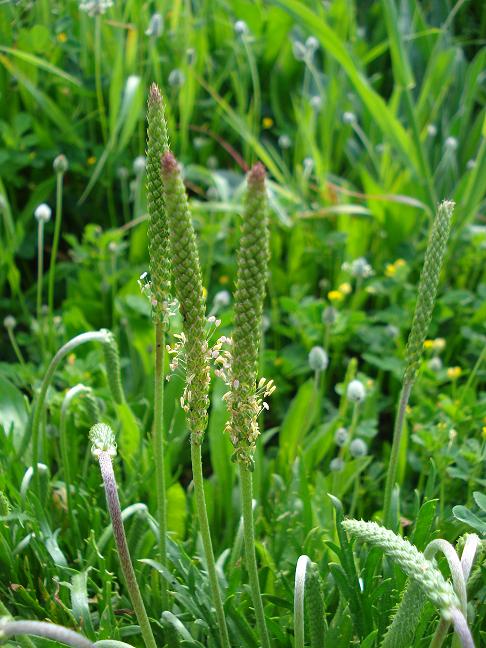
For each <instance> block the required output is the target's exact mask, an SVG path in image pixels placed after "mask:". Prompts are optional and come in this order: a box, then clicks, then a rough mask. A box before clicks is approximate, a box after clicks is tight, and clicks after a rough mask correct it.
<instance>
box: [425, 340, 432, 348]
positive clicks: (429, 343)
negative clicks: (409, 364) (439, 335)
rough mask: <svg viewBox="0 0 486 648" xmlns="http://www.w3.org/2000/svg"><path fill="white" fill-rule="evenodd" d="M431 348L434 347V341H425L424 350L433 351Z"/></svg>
mask: <svg viewBox="0 0 486 648" xmlns="http://www.w3.org/2000/svg"><path fill="white" fill-rule="evenodd" d="M433 347H434V340H425V342H424V349H433Z"/></svg>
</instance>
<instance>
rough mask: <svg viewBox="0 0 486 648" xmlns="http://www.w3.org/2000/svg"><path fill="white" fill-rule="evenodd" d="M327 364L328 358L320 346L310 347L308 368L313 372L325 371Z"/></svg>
mask: <svg viewBox="0 0 486 648" xmlns="http://www.w3.org/2000/svg"><path fill="white" fill-rule="evenodd" d="M328 364H329V358H328V355H327V353H326V352H325V351H324V349H323V348H322V347H320V346H315V347H312V349H311V350H310V351H309V367H310V368H311V369H312V370H313V371H325V370H326V369H327V366H328Z"/></svg>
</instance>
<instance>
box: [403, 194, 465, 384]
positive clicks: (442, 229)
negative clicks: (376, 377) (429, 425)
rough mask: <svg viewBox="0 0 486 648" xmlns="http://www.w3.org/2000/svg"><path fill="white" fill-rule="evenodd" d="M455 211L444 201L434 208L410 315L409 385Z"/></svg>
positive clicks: (417, 364)
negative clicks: (435, 213) (413, 310)
mask: <svg viewBox="0 0 486 648" xmlns="http://www.w3.org/2000/svg"><path fill="white" fill-rule="evenodd" d="M453 210H454V203H453V202H452V201H448V200H444V201H443V202H442V203H440V205H439V207H438V209H437V215H436V217H435V220H434V223H433V225H432V229H431V231H430V236H429V242H428V245H427V250H426V252H425V260H424V265H423V268H422V273H421V275H420V282H419V287H418V297H417V303H416V306H415V313H414V316H413V322H412V328H411V330H410V335H409V338H408V343H407V354H406V358H407V365H406V369H405V375H404V382H405V383H412V382H413V381H414V380H415V377H416V375H417V371H418V368H419V366H420V358H421V357H422V350H423V346H424V341H425V338H426V336H427V331H428V328H429V325H430V320H431V318H432V311H433V309H434V304H435V297H436V294H437V286H438V284H439V277H440V271H441V268H442V263H443V261H444V256H445V252H446V246H447V240H448V238H449V232H450V227H451V217H452V212H453Z"/></svg>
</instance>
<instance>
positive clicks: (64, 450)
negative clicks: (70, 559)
mask: <svg viewBox="0 0 486 648" xmlns="http://www.w3.org/2000/svg"><path fill="white" fill-rule="evenodd" d="M86 391H88V387H85V386H84V385H75V386H74V387H72V388H71V389H70V390H69V391H68V392H67V394H66V395H65V396H64V400H63V402H62V406H61V419H60V422H59V442H60V446H61V457H62V463H63V470H64V486H65V488H66V499H67V508H68V517H69V521H70V526H71V528H72V530H73V532H74V536H75V540H76V543H77V545H76V546H78V547H79V546H81V541H80V534H79V526H78V522H77V519H76V516H75V515H74V507H73V502H72V496H71V466H70V462H69V447H68V440H67V420H68V415H69V406H70V405H71V402H72V400H73V398H75V397H76V396H77V395H78V394H83V393H86Z"/></svg>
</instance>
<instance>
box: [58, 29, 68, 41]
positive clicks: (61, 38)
mask: <svg viewBox="0 0 486 648" xmlns="http://www.w3.org/2000/svg"><path fill="white" fill-rule="evenodd" d="M67 39H68V37H67V34H66V33H65V32H61V33H60V34H58V35H57V40H58V41H59V42H60V43H65V42H66V41H67Z"/></svg>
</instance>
